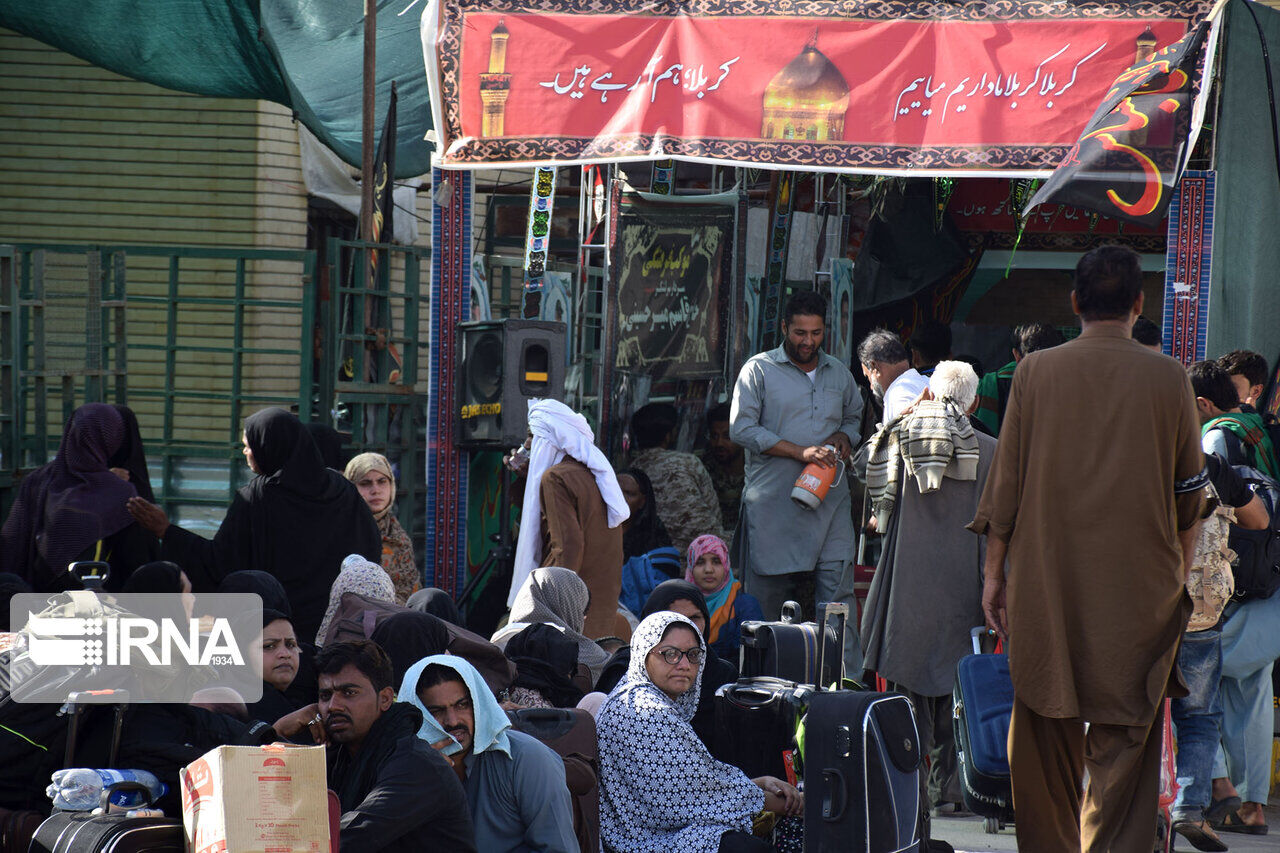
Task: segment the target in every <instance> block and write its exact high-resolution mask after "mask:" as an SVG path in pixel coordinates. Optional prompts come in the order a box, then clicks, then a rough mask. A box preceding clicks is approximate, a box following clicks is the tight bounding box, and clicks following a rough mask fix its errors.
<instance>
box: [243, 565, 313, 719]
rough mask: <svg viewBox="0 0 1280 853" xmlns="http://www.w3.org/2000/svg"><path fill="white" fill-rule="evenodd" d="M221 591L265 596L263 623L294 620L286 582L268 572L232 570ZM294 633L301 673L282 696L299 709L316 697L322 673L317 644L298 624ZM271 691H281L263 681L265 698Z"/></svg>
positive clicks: (292, 708)
mask: <svg viewBox="0 0 1280 853" xmlns="http://www.w3.org/2000/svg"><path fill="white" fill-rule="evenodd" d="M218 592H220V593H255V594H256V595H257V596H258V597H259V598H261V599H262V624H263V626H264V627H265V626H267V625H270V624H271V623H272V621H274V620H275V619H288V620H289V623H290V624H293V607H292V606H291V605H290V604H289V596H288V594H287V593H285V591H284V586H282V585H281V583H280V581H278V580H276V579H275V578H274V577H273V576H271V575H269V574H267V573H266V572H255V571H244V572H232V573H231V574H229V575H227V576H226V577H225V578H223V579H222V583H220V584H218ZM293 633H294V636H295V637H296V638H297V640H298V674H297V675H295V676H294V677H293V683H292V684H290V685H289V686H288V687H287V688H286V689H285V690H284V691H283V696H284V698H285V700H286V701H287V702H288V704H289V705H290V706H292V707H291V710H297V709H298V708H301V707H303V706H305V705H310V704H311V703H312V702H314V701H316V695H317V693H318V692H319V686H320V685H319V676H318V675H316V647H315V644H314V643H311V642H308V641H307V640H306V639H304V638H303V637H298V636H297V633H298V630H297V626H296V625H294V631H293ZM268 691H275V692H277V693H280V692H281V691H276V690H275V688H273V687H271V686H270V685H267V684H265V683H264V684H263V694H262V695H263V701H264V702H265V701H266V700H267V696H268ZM262 713H264V714H270V713H271V711H269V710H268V711H263V712H262ZM283 716H284V714H277V715H276V716H275V717H274V718H272V719H269V720H267V722H268V723H274V722H275V721H276V720H278V719H279V718H280V717H283ZM258 719H266V717H259V718H258Z"/></svg>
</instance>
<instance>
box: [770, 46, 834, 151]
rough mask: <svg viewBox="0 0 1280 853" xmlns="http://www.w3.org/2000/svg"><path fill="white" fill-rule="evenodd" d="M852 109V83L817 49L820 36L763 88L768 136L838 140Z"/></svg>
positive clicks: (772, 137) (773, 137) (771, 137)
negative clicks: (846, 113)
mask: <svg viewBox="0 0 1280 853" xmlns="http://www.w3.org/2000/svg"><path fill="white" fill-rule="evenodd" d="M848 109H849V83H848V81H846V80H845V79H844V75H843V74H841V73H840V69H838V68H836V66H835V65H834V64H833V63H832V62H831V60H830V59H828V58H827V57H826V56H825V55H824V54H823V53H822V51H820V50H818V35H817V33H816V32H815V33H814V35H813V38H811V39H810V40H809V43H808V44H806V45H805V46H804V50H802V51H800V54H799V55H798V56H797V57H796V58H795V59H793V60H791V61H790V62H788V63H787V65H786V67H785V68H783V69H782V70H781V71H779V72H778V73H777V75H775V76H774V78H773V79H772V80H771V81H769V85H768V86H766V87H765V90H764V122H763V126H762V128H761V134H762V135H763V136H764V138H765V139H810V140H815V141H825V140H838V139H840V137H841V136H842V135H843V133H844V114H845V112H846V111H847V110H848Z"/></svg>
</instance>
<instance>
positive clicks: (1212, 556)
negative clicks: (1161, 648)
mask: <svg viewBox="0 0 1280 853" xmlns="http://www.w3.org/2000/svg"><path fill="white" fill-rule="evenodd" d="M1206 490H1207V491H1208V493H1209V497H1210V498H1211V499H1212V500H1214V501H1216V502H1217V506H1216V507H1214V509H1213V512H1211V513H1209V515H1208V516H1207V517H1206V518H1205V519H1204V521H1203V522H1202V523H1201V526H1200V537H1199V539H1198V540H1197V541H1196V553H1195V558H1194V560H1193V562H1192V564H1191V571H1190V572H1188V573H1187V594H1188V595H1190V596H1191V601H1192V602H1194V604H1195V611H1194V612H1193V613H1192V614H1191V620H1190V621H1189V622H1188V623H1187V630H1188V631H1203V630H1205V629H1206V628H1212V627H1213V626H1214V625H1216V624H1217V623H1218V618H1219V617H1221V616H1222V608H1223V607H1225V606H1226V603H1227V602H1228V601H1230V600H1231V596H1232V594H1233V592H1234V591H1235V582H1234V578H1235V575H1234V572H1233V570H1232V566H1231V563H1232V561H1233V560H1235V558H1236V555H1235V553H1234V552H1232V550H1231V546H1230V539H1231V522H1233V521H1235V510H1234V509H1232V508H1231V507H1229V506H1226V505H1225V504H1223V503H1222V500H1221V498H1219V496H1218V492H1217V490H1216V489H1215V488H1214V487H1213V483H1209V484H1208V486H1206Z"/></svg>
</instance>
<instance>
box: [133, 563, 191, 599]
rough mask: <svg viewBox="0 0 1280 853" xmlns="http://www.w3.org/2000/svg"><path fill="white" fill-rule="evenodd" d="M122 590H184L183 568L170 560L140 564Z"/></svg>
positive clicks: (172, 591)
mask: <svg viewBox="0 0 1280 853" xmlns="http://www.w3.org/2000/svg"><path fill="white" fill-rule="evenodd" d="M122 592H130V593H132V592H169V593H179V592H182V569H181V568H179V567H178V566H177V565H176V564H174V563H170V562H169V561H168V560H157V561H155V562H154V563H146V564H145V565H141V566H138V568H136V569H134V570H133V574H131V575H129V579H128V580H126V581H125V582H124V589H123V590H122Z"/></svg>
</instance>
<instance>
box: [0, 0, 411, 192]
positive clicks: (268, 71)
mask: <svg viewBox="0 0 1280 853" xmlns="http://www.w3.org/2000/svg"><path fill="white" fill-rule="evenodd" d="M411 4H413V0H380V2H379V3H378V53H377V57H378V82H377V106H376V110H377V112H376V116H377V118H376V121H377V123H378V127H379V129H380V128H381V124H382V121H383V118H384V116H385V115H386V109H387V98H388V97H389V96H390V91H391V81H392V80H395V81H396V82H397V84H398V86H399V90H400V101H401V104H402V107H401V109H400V116H399V120H398V122H397V125H398V126H397V136H396V140H397V141H396V175H395V176H396V177H397V178H407V177H413V176H416V175H422V174H425V173H426V172H429V171H430V169H431V159H430V158H431V151H430V148H429V147H428V145H427V143H426V141H425V140H424V139H423V137H424V135H425V134H426V132H427V131H428V130H429V129H430V128H431V111H430V109H429V108H428V106H427V77H426V71H425V69H424V66H423V59H422V41H421V38H420V37H419V34H418V22H419V19H420V17H421V14H422V8H423V5H422V4H421V3H418V4H413V5H412V6H411ZM264 6H265V8H263V7H264ZM406 10H407V11H406ZM400 12H405V14H403V15H401V14H399V13H400ZM0 26H3V27H7V28H8V29H11V30H14V31H15V32H19V33H22V34H23V35H26V36H30V37H31V38H34V39H38V40H39V41H42V42H44V43H46V44H49V45H52V46H53V47H56V48H58V49H59V50H64V51H66V52H67V53H70V54H72V55H73V56H78V57H80V58H81V59H83V60H85V61H87V62H90V63H93V64H94V65H98V66H101V67H102V68H106V69H108V70H110V71H114V72H116V73H117V74H122V75H124V76H126V77H131V78H134V79H137V80H143V81H146V82H148V83H154V84H156V85H157V86H163V87H165V88H168V89H176V90H178V91H181V92H193V93H195V94H199V95H211V96H215V97H225V98H260V99H262V100H268V101H275V102H276V103H280V104H284V105H285V106H288V107H290V108H292V109H293V111H294V113H295V114H296V115H297V117H298V120H299V121H301V122H302V123H303V124H305V125H306V126H307V127H308V128H310V129H311V131H312V132H313V133H315V134H316V136H318V137H319V138H320V139H321V140H323V141H324V143H325V144H326V145H328V146H329V147H330V148H332V149H333V150H334V151H335V152H336V153H337V154H338V156H340V157H341V158H342V159H343V160H345V161H346V162H348V163H350V164H352V165H353V166H358V165H359V164H360V136H361V119H360V105H361V74H362V56H363V39H364V18H363V3H361V2H360V0H268V2H267V3H266V4H262V5H261V6H260V4H259V2H258V0H164V2H155V0H93V2H89V3H86V2H84V0H39V2H31V1H30V0H27V2H0Z"/></svg>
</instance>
